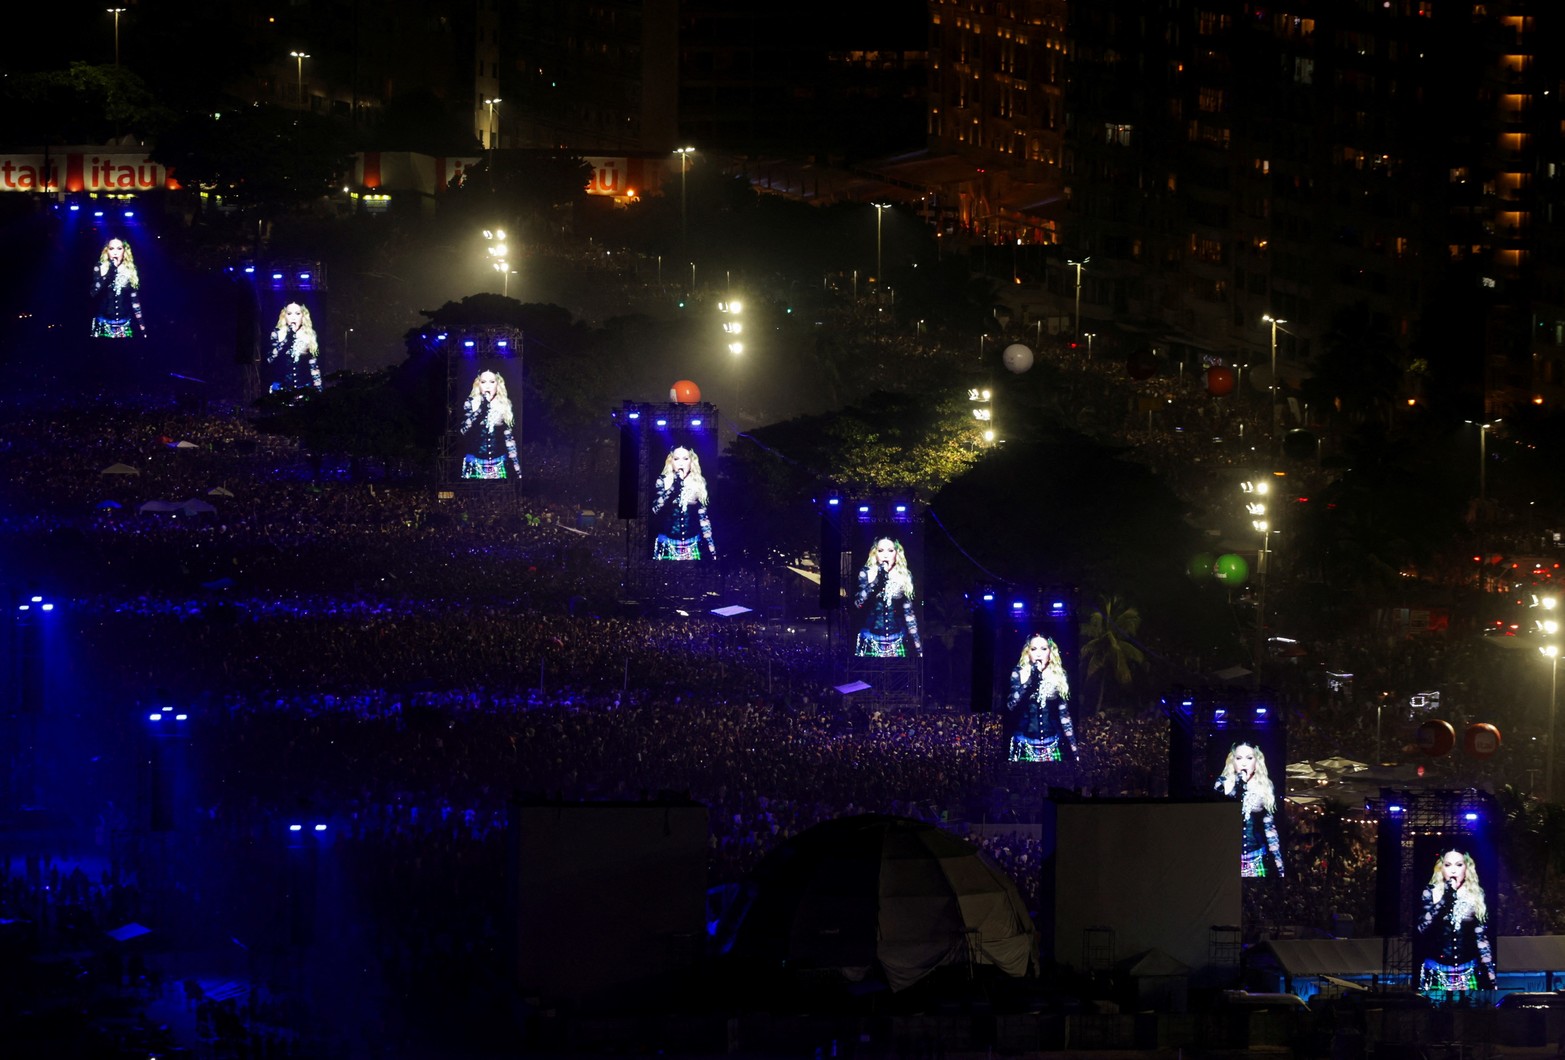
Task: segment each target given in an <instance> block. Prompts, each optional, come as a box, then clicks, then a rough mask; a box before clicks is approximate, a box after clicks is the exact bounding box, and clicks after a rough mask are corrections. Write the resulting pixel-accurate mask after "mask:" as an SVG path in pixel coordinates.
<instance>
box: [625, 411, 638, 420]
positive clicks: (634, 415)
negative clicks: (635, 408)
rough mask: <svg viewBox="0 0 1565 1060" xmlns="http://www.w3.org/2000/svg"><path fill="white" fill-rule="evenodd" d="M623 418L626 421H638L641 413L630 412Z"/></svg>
mask: <svg viewBox="0 0 1565 1060" xmlns="http://www.w3.org/2000/svg"><path fill="white" fill-rule="evenodd" d="M625 418H626V419H627V420H639V419H641V413H639V412H632V413H630V414H629V415H628V416H626V417H625Z"/></svg>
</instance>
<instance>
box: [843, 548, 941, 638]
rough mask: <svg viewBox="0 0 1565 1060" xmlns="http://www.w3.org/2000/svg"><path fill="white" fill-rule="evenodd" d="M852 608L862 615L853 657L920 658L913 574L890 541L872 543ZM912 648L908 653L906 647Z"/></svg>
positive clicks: (905, 559)
mask: <svg viewBox="0 0 1565 1060" xmlns="http://www.w3.org/2000/svg"><path fill="white" fill-rule="evenodd" d="M853 606H854V607H856V608H858V609H860V610H861V611H863V612H864V624H863V626H861V627H860V629H859V636H858V640H857V641H856V642H855V643H854V645H853V654H854V655H859V656H863V657H866V658H871V659H894V658H905V657H906V656H908V655H909V654H913V655H923V654H924V643H923V641H921V640H919V639H918V619H917V617H916V616H915V615H914V614H913V574H912V572H911V571H909V570H908V566H907V553H906V552H904V551H903V549H902V543H901V542H900V541H898V540H897V539H896V538H894V537H881V538H876V539H875V544H874V547H872V548H871V549H870V550H869V557H868V558H867V559H866V560H865V561H864V566H863V568H862V569H861V570H860V571H859V591H858V593H857V594H856V595H855V596H854V597H853ZM910 644H911V645H912V649H913V650H912V652H911V653H910V652H909V651H908V646H909V645H910Z"/></svg>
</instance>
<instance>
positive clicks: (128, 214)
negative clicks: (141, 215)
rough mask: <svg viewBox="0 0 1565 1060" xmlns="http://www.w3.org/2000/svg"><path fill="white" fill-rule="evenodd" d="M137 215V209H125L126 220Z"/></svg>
mask: <svg viewBox="0 0 1565 1060" xmlns="http://www.w3.org/2000/svg"><path fill="white" fill-rule="evenodd" d="M135 216H136V211H135V210H126V211H125V218H126V220H129V219H130V218H132V217H135Z"/></svg>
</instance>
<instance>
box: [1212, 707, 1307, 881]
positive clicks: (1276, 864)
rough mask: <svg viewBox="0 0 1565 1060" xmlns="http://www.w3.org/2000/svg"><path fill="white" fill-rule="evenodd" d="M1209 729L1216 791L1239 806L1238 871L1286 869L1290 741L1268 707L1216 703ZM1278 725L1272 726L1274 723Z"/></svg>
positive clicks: (1264, 874)
mask: <svg viewBox="0 0 1565 1060" xmlns="http://www.w3.org/2000/svg"><path fill="white" fill-rule="evenodd" d="M1214 715H1215V716H1214V718H1213V725H1212V728H1211V730H1210V731H1209V733H1208V735H1207V740H1206V751H1207V756H1206V757H1207V766H1208V775H1209V776H1211V777H1212V792H1213V794H1214V795H1216V796H1217V797H1220V798H1227V799H1232V800H1233V801H1234V802H1235V803H1236V804H1237V805H1238V807H1239V821H1238V825H1239V836H1240V845H1239V875H1241V876H1244V877H1246V878H1251V879H1276V878H1278V877H1281V876H1282V875H1283V874H1284V864H1283V853H1282V832H1283V822H1284V811H1285V809H1286V806H1285V803H1284V797H1285V796H1286V795H1287V793H1288V791H1287V781H1286V776H1285V772H1284V771H1285V767H1286V764H1287V763H1286V761H1285V758H1286V750H1287V744H1286V741H1285V740H1284V739H1283V736H1282V732H1281V730H1280V726H1281V720H1280V719H1275V720H1274V719H1273V717H1272V714H1271V712H1270V711H1269V710H1268V708H1266V707H1254V706H1243V707H1232V708H1224V707H1218V708H1216V709H1215V710H1214ZM1274 724H1275V725H1276V726H1277V727H1275V728H1274V727H1273V725H1274Z"/></svg>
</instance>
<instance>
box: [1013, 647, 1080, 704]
mask: <svg viewBox="0 0 1565 1060" xmlns="http://www.w3.org/2000/svg"><path fill="white" fill-rule="evenodd" d="M1035 640H1041V641H1043V643H1044V644H1045V645H1046V646H1047V647H1048V649H1049V661H1048V662H1047V663H1045V664H1044V666H1043V673H1042V674H1040V675H1039V677H1038V681H1039V684H1040V685H1041V687H1042V688H1043V691H1044V693H1045V694H1047V693H1048V692H1049V691H1050V690H1053V691H1055V692H1057V693H1059V697H1060V698H1061V699H1069V698H1070V695H1071V689H1070V678H1068V677H1066V676H1065V661H1064V660H1063V659H1061V658H1060V646H1059V645H1058V644H1056V643H1055V642H1054V638H1053V637H1045V636H1044V635H1043V634H1042V633H1034V634H1033V635H1032V636H1030V637H1028V638H1027V641H1026V643H1024V644H1023V645H1022V657H1021V659H1020V660H1018V662H1017V663H1016V669H1017V671H1018V672H1019V673H1020V674H1021V679H1022V684H1024V685H1025V684H1026V683H1027V682H1029V681H1031V680H1032V642H1033V641H1035Z"/></svg>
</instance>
